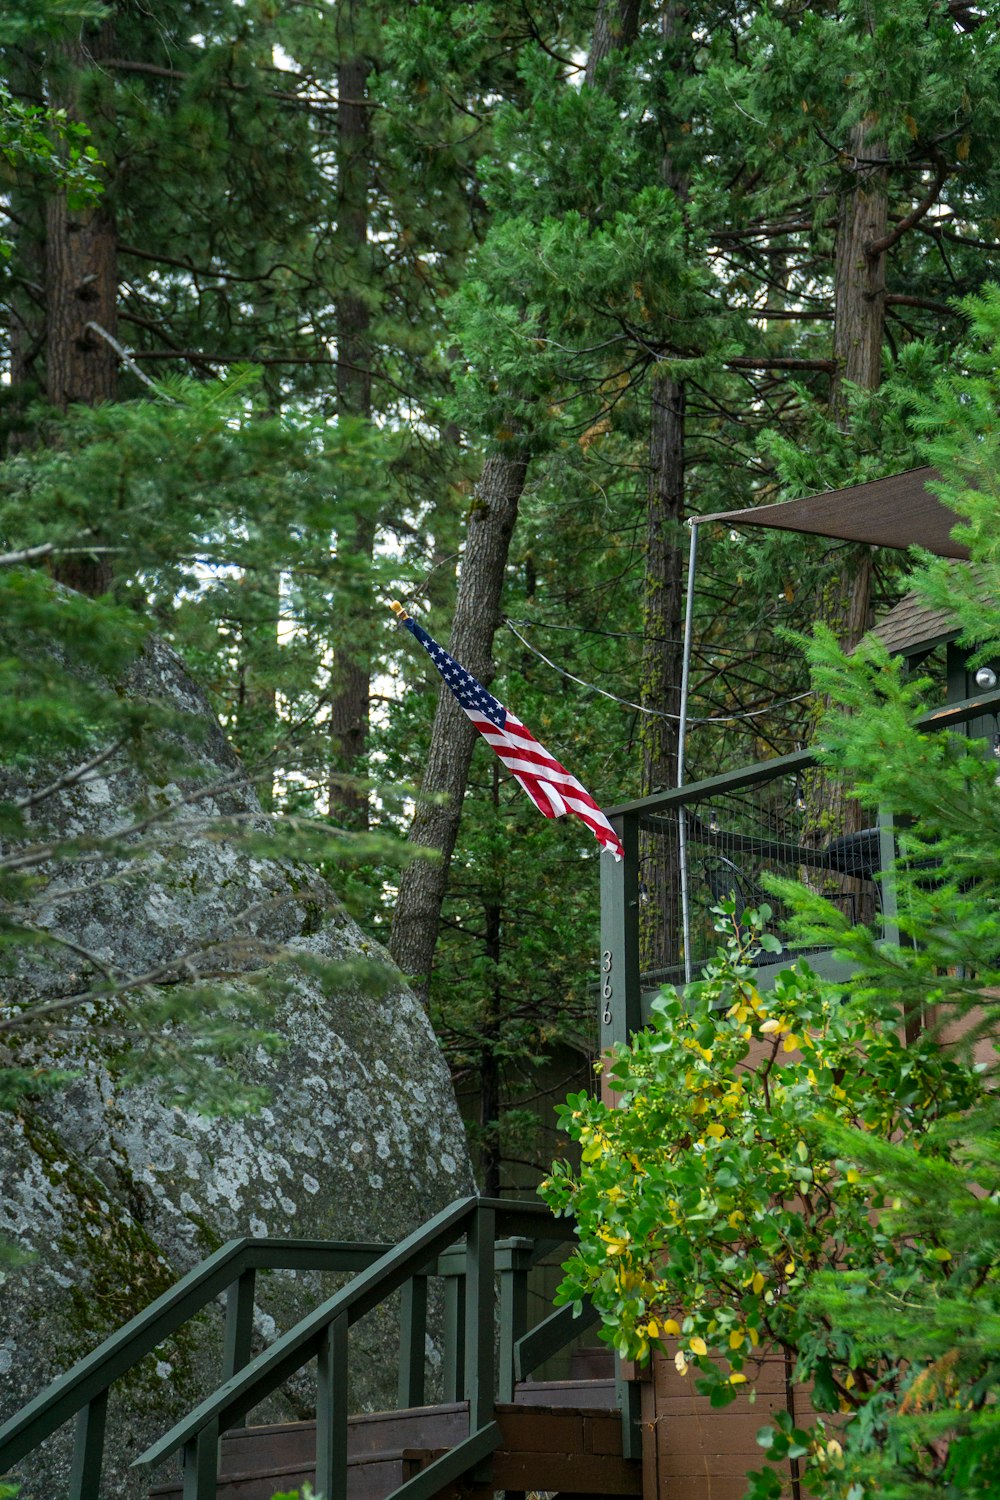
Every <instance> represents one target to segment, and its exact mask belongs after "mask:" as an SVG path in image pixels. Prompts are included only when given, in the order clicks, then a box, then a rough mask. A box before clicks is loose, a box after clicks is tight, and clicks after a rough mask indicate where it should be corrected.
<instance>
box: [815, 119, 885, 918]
mask: <svg viewBox="0 0 1000 1500" xmlns="http://www.w3.org/2000/svg"><path fill="white" fill-rule="evenodd" d="M850 153H851V159H852V166H851V168H850V171H851V174H852V181H851V185H850V187H849V188H848V189H847V190H846V191H845V192H844V193H843V194H842V196H841V199H840V203H839V207H838V219H837V240H836V247H835V252H834V325H833V353H834V362H835V374H834V379H833V383H832V387H831V392H830V411H831V414H832V416H833V418H834V420H835V422H836V424H837V426H838V427H839V428H840V430H841V431H842V432H848V431H849V430H850V425H851V412H850V399H849V398H850V393H849V390H848V386H849V385H854V386H859V387H861V389H863V390H868V391H873V390H876V389H877V388H878V385H879V382H880V379H881V373H882V343H883V336H884V328H885V279H886V278H885V259H886V257H885V250H884V248H881V247H880V245H879V241H881V240H883V239H884V238H885V235H886V229H887V225H888V209H889V205H888V193H887V184H886V173H885V171H884V169H883V168H881V167H870V166H867V165H866V159H868V160H876V161H877V160H879V159H882V160H884V159H885V156H886V149H885V145H884V143H883V142H880V141H877V140H873V139H872V138H871V135H870V130H869V127H868V126H866V125H865V123H864V122H861V123H859V124H858V125H856V126H855V127H854V129H853V131H852V133H851V141H850ZM871 587H872V553H871V548H869V547H865V548H860V549H857V550H856V551H853V552H852V554H850V556H849V561H848V562H847V565H846V566H845V568H844V570H843V572H842V573H841V574H840V575H839V577H837V578H835V579H834V580H832V582H831V583H830V585H829V586H828V588H827V590H826V592H825V594H824V597H823V598H822V599H821V600H820V601H819V608H818V611H817V613H818V615H819V617H820V618H821V619H822V620H823V621H824V622H825V623H826V624H827V625H828V626H829V627H830V629H831V630H833V631H834V632H835V634H836V636H837V638H838V640H839V642H840V645H841V647H842V648H843V649H844V650H845V651H850V650H852V649H853V648H854V647H855V646H856V645H857V644H858V642H859V641H860V640H861V637H862V636H863V635H864V634H865V632H866V631H867V630H868V628H869V626H870V625H871ZM827 706H829V705H827ZM809 781H811V782H812V785H811V786H810V785H809V784H808V783H809ZM807 799H808V825H807V828H806V830H805V833H804V838H806V839H807V840H808V841H809V842H811V843H814V844H816V845H823V844H825V843H826V842H827V841H828V840H829V839H830V838H831V837H833V836H836V835H839V834H842V833H853V832H856V831H857V830H858V829H860V828H861V827H863V826H864V824H865V823H866V822H867V820H868V814H867V812H866V810H865V809H863V808H862V807H861V806H860V804H859V803H858V802H856V801H855V800H854V799H853V798H851V797H849V796H848V795H847V794H846V791H845V788H844V786H843V785H842V784H841V783H840V782H838V781H835V780H833V779H832V778H827V777H820V776H816V777H815V778H808V779H807ZM833 884H834V885H835V886H836V889H835V890H833V891H831V892H830V894H832V895H833V896H835V897H836V898H837V899H839V900H840V901H842V902H843V903H845V906H846V907H847V909H848V910H849V912H850V914H852V916H853V918H854V920H856V921H864V922H867V921H870V920H871V919H872V917H873V916H874V908H873V902H872V899H871V896H870V894H869V893H868V892H867V891H866V889H865V887H864V885H863V884H862V882H860V881H858V880H854V879H850V878H847V877H842V878H840V879H839V880H835V881H834V882H833Z"/></svg>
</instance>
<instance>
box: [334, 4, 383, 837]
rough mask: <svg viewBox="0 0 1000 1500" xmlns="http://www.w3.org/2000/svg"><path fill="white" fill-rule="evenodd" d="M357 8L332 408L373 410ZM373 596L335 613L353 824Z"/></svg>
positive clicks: (363, 815)
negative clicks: (363, 290)
mask: <svg viewBox="0 0 1000 1500" xmlns="http://www.w3.org/2000/svg"><path fill="white" fill-rule="evenodd" d="M360 9H361V7H360V5H358V4H357V3H355V0H351V3H350V4H349V5H348V6H346V7H345V8H344V10H345V14H344V16H343V19H342V25H341V48H342V49H343V54H342V61H341V62H340V65H339V67H338V70H337V94H338V110H337V239H338V242H339V244H340V247H341V257H342V274H343V276H344V279H345V280H344V288H343V290H342V291H341V292H340V295H339V296H338V298H337V307H336V329H337V371H336V390H337V412H338V414H342V415H345V416H352V417H365V418H368V417H370V416H371V414H372V380H371V326H370V325H371V315H370V312H369V309H368V305H367V303H366V302H365V300H364V298H363V297H362V296H359V295H358V294H357V292H356V291H355V290H354V289H355V288H357V287H359V286H362V285H364V283H365V280H366V278H367V274H368V269H369V268H368V187H369V181H370V178H371V149H372V146H371V125H370V114H371V111H370V110H369V109H368V108H367V106H366V91H367V87H368V73H369V61H368V59H367V58H366V57H365V56H364V55H363V54H362V53H361V52H360V50H356V49H358V48H359V42H358V19H359V12H360ZM374 543H375V526H374V522H373V521H372V519H371V517H370V516H363V515H358V516H356V517H355V520H354V526H353V528H352V532H351V534H350V535H349V536H343V537H341V538H340V545H341V546H342V547H344V548H345V550H349V551H350V552H352V553H353V554H354V555H355V556H363V557H367V558H370V557H371V555H372V550H373V547H374ZM370 616H371V610H370V601H369V600H367V599H366V600H364V601H363V603H359V604H357V605H354V606H353V607H352V601H348V600H345V601H344V602H343V604H342V606H341V607H340V609H339V610H338V633H337V636H336V638H335V641H334V662H333V682H332V689H331V696H330V749H331V761H330V780H329V788H328V794H329V810H330V813H331V815H333V816H337V817H339V818H340V819H342V820H343V821H344V822H346V823H347V824H348V825H349V826H351V827H354V828H363V827H365V826H367V822H368V794H367V791H366V790H364V788H363V787H361V786H359V784H358V783H357V781H356V780H355V779H354V778H355V776H356V773H357V770H358V767H359V764H360V761H361V758H362V756H363V755H364V752H365V746H366V744H367V740H368V716H369V696H370V691H371V663H372V640H371V628H370V623H369V622H370Z"/></svg>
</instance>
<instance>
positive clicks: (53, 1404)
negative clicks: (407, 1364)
mask: <svg viewBox="0 0 1000 1500" xmlns="http://www.w3.org/2000/svg"><path fill="white" fill-rule="evenodd" d="M388 1248H389V1247H388V1246H386V1245H379V1244H355V1243H351V1242H347V1241H344V1242H341V1241H331V1240H278V1239H241V1240H230V1241H229V1243H228V1244H226V1245H223V1246H222V1248H221V1249H220V1250H217V1251H216V1252H215V1254H214V1255H211V1256H209V1258H208V1259H207V1260H205V1261H202V1263H201V1265H199V1266H196V1267H195V1268H194V1270H193V1271H189V1272H188V1274H187V1276H185V1277H184V1278H183V1279H182V1280H181V1281H178V1282H177V1284H176V1285H175V1286H172V1287H171V1288H170V1289H169V1291H166V1292H164V1294H163V1296H162V1297H158V1298H157V1300H156V1301H155V1302H153V1303H151V1304H150V1306H149V1307H147V1308H145V1309H144V1310H143V1311H142V1312H141V1313H139V1314H138V1315H137V1316H136V1317H134V1318H133V1319H132V1320H131V1322H129V1323H126V1324H125V1326H124V1327H123V1328H120V1329H119V1330H118V1332H117V1333H114V1334H112V1336H111V1337H110V1338H109V1339H107V1340H105V1342H104V1343H103V1344H101V1345H100V1346H99V1347H98V1348H97V1349H95V1350H94V1351H93V1353H92V1354H88V1355H87V1357H86V1358H85V1359H82V1360H80V1362H79V1363H78V1364H76V1365H74V1366H73V1368H72V1369H71V1370H69V1371H67V1373H66V1374H65V1375H61V1376H60V1377H59V1379H58V1380H54V1381H53V1382H52V1384H51V1385H49V1386H47V1387H46V1389H45V1390H43V1391H42V1392H40V1394H39V1395H37V1396H36V1397H35V1398H34V1400H33V1401H31V1402H29V1403H28V1405H27V1406H25V1407H23V1408H22V1410H21V1411H19V1412H18V1413H17V1414H16V1416H13V1417H11V1419H10V1420H9V1421H8V1422H5V1423H4V1425H3V1426H2V1427H0V1474H6V1473H7V1472H8V1471H9V1470H10V1469H12V1468H13V1467H14V1465H15V1464H17V1463H19V1462H20V1460H21V1459H22V1458H24V1457H25V1456H26V1455H27V1454H29V1453H31V1452H33V1451H34V1449H35V1448H37V1447H38V1446H39V1444H40V1443H43V1442H44V1441H45V1439H46V1438H48V1437H51V1435H52V1434H53V1433H54V1432H57V1431H58V1430H59V1428H60V1427H62V1426H63V1425H64V1424H65V1423H66V1422H70V1421H73V1420H74V1418H75V1420H76V1442H75V1446H74V1453H73V1463H72V1469H71V1477H70V1488H69V1500H97V1496H98V1493H99V1490H100V1483H101V1469H102V1463H103V1457H104V1426H105V1417H106V1413H107V1404H108V1393H109V1391H110V1389H111V1387H112V1386H113V1385H114V1384H115V1382H116V1381H118V1380H120V1379H121V1378H122V1376H123V1375H127V1374H128V1372H129V1371H130V1370H132V1369H134V1367H135V1366H136V1365H137V1364H139V1362H140V1361H141V1360H143V1359H145V1358H146V1356H147V1355H148V1354H151V1353H152V1352H153V1350H154V1349H156V1348H157V1347H158V1346H159V1345H160V1344H162V1343H163V1341H164V1340H165V1339H168V1338H169V1337H170V1336H171V1335H172V1334H174V1333H176V1332H177V1331H178V1330H179V1329H180V1328H182V1327H183V1326H184V1324H185V1323H187V1322H189V1321H190V1320H191V1319H192V1318H193V1317H195V1316H196V1314H198V1313H199V1312H201V1311H202V1309H203V1308H205V1307H207V1306H208V1305H209V1304H210V1303H211V1302H214V1301H215V1300H216V1298H218V1297H219V1296H222V1295H224V1296H225V1299H226V1321H225V1332H224V1335H223V1352H222V1376H223V1379H224V1380H225V1379H229V1378H230V1377H231V1376H232V1375H234V1374H235V1373H236V1371H237V1370H240V1369H242V1367H243V1366H244V1365H245V1364H246V1363H247V1361H248V1360H249V1358H250V1339H251V1333H252V1327H253V1309H254V1294H255V1282H256V1276H257V1272H258V1271H264V1270H267V1271H325V1272H330V1273H338V1272H339V1273H341V1274H353V1273H355V1272H358V1271H363V1270H366V1269H367V1268H368V1267H369V1266H370V1265H372V1264H373V1262H375V1261H377V1260H378V1259H379V1257H380V1256H382V1255H384V1254H385V1252H386V1250H387V1249H388Z"/></svg>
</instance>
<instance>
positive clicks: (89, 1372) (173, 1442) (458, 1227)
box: [0, 1198, 637, 1500]
mask: <svg viewBox="0 0 1000 1500" xmlns="http://www.w3.org/2000/svg"><path fill="white" fill-rule="evenodd" d="M567 1237H568V1236H567V1230H566V1229H565V1228H562V1227H561V1226H559V1225H557V1224H556V1223H554V1221H553V1220H552V1218H551V1215H550V1214H549V1213H548V1211H547V1210H546V1209H545V1208H544V1207H543V1206H542V1205H541V1204H537V1203H514V1202H509V1201H499V1200H491V1199H482V1198H467V1199H462V1200H460V1201H459V1202H457V1203H454V1204H452V1205H451V1206H450V1207H449V1208H447V1209H445V1210H443V1211H442V1212H441V1213H439V1214H438V1215H436V1217H435V1218H433V1219H431V1220H430V1221H429V1222H428V1223H427V1224H425V1225H423V1226H422V1227H421V1228H420V1229H418V1230H417V1231H415V1233H413V1234H411V1235H410V1236H409V1237H408V1238H407V1239H405V1240H403V1241H402V1242H401V1243H400V1244H399V1245H396V1246H387V1245H376V1244H353V1243H341V1242H329V1241H317V1240H312V1241H311V1240H275V1239H267V1240H251V1239H245V1240H234V1241H231V1242H230V1243H229V1244H227V1245H225V1246H223V1247H222V1249H221V1250H219V1251H217V1252H216V1254H215V1255H213V1256H211V1257H209V1259H208V1260H206V1261H204V1262H203V1263H202V1264H201V1265H200V1266H198V1267H196V1268H195V1269H194V1270H193V1271H191V1272H190V1273H189V1274H188V1275H187V1276H185V1277H184V1278H183V1280H182V1281H180V1282H178V1283H177V1285H176V1286H174V1287H172V1288H171V1289H170V1290H169V1291H168V1292H166V1293H164V1295H163V1296H162V1297H160V1298H159V1299H158V1300H157V1301H156V1302H154V1303H153V1304H152V1305H151V1306H150V1307H148V1308H146V1309H145V1311H143V1312H142V1313H140V1314H139V1315H138V1316H137V1317H135V1318H133V1319H132V1321H131V1322H130V1323H128V1324H127V1325H126V1326H125V1327H124V1328H122V1329H120V1330H119V1331H118V1332H117V1333H116V1334H114V1335H112V1337H111V1338H110V1339H108V1340H106V1341H105V1343H103V1344H102V1345H101V1346H100V1347H99V1348H98V1349H95V1350H94V1352H93V1353H92V1354H90V1355H88V1356H87V1358H86V1359H84V1360H81V1361H80V1362H79V1364H77V1365H75V1366H74V1367H73V1368H72V1369H71V1370H70V1371H68V1373H67V1374H65V1375H63V1376H61V1377H60V1378H59V1379H58V1380H56V1381H54V1382H53V1383H52V1384H51V1385H50V1386H49V1387H48V1388H47V1389H46V1390H44V1391H42V1392H41V1394H40V1395H38V1396H37V1397H36V1398H35V1399H34V1400H33V1401H32V1402H30V1403H29V1405H28V1406H26V1407H25V1408H24V1409H23V1410H22V1411H21V1412H19V1413H18V1414H17V1415H16V1416H15V1417H13V1418H11V1420H10V1421H8V1422H7V1423H6V1424H5V1425H4V1426H3V1427H2V1428H0V1474H3V1473H6V1472H7V1471H9V1470H10V1469H11V1468H13V1466H14V1465H15V1464H17V1463H18V1462H19V1461H20V1460H21V1459H23V1458H24V1457H25V1456H26V1455H27V1454H29V1453H30V1452H32V1451H33V1450H34V1449H35V1448H36V1447H37V1446H38V1445H39V1444H40V1443H42V1442H44V1441H45V1439H46V1438H48V1437H49V1436H51V1434H52V1433H54V1432H56V1431H57V1430H58V1429H59V1428H60V1427H62V1426H63V1424H64V1423H66V1422H69V1421H72V1420H73V1419H74V1418H75V1419H76V1424H77V1426H76V1446H75V1454H74V1460H73V1466H72V1477H71V1482H70V1490H69V1500H99V1495H100V1489H101V1470H102V1458H103V1447H104V1426H105V1416H106V1411H107V1402H108V1394H109V1391H110V1389H111V1388H112V1386H113V1385H114V1384H115V1382H116V1381H117V1380H119V1379H121V1378H122V1376H124V1375H126V1374H127V1373H128V1372H129V1371H130V1370H132V1369H133V1368H134V1367H135V1366H136V1365H137V1364H138V1363H139V1362H140V1361H141V1360H142V1359H144V1358H146V1356H148V1355H149V1354H151V1353H152V1352H153V1351H154V1350H155V1349H156V1348H157V1347H158V1346H159V1345H160V1344H162V1343H163V1341H164V1340H165V1339H167V1338H169V1337H170V1336H171V1335H172V1334H174V1333H176V1332H177V1331H178V1330H179V1329H180V1328H182V1327H183V1325H184V1324H185V1323H187V1322H188V1321H189V1320H190V1319H191V1318H193V1317H194V1316H195V1315H196V1314H197V1313H199V1312H200V1311H201V1310H202V1309H203V1308H204V1307H206V1306H207V1305H208V1304H209V1303H211V1302H213V1301H214V1300H215V1299H216V1298H218V1297H219V1296H221V1295H224V1296H225V1298H226V1320H225V1331H224V1338H223V1354H222V1383H221V1384H220V1386H219V1388H218V1389H217V1390H216V1391H214V1392H213V1393H212V1394H211V1395H210V1396H208V1397H207V1398H206V1399H205V1400H204V1401H202V1402H201V1404H200V1405H199V1406H198V1407H196V1408H195V1410H194V1411H193V1412H191V1414H190V1415H189V1416H188V1417H186V1418H185V1419H184V1420H183V1421H181V1422H179V1423H178V1424H177V1425H176V1426H175V1427H174V1428H173V1429H171V1431H170V1432H168V1433H167V1434H166V1435H165V1436H164V1437H163V1438H161V1439H160V1440H159V1441H158V1442H157V1443H154V1444H153V1445H152V1447H150V1448H149V1449H147V1451H146V1452H145V1453H143V1454H142V1455H141V1456H140V1458H138V1459H137V1460H136V1463H137V1464H138V1465H147V1464H149V1465H151V1464H156V1463H159V1462H160V1461H161V1460H162V1459H165V1458H166V1457H167V1456H168V1455H170V1454H172V1453H177V1452H179V1453H180V1454H181V1456H182V1463H183V1472H184V1497H185V1500H215V1494H216V1485H217V1463H218V1449H219V1442H218V1439H219V1435H220V1433H221V1432H223V1431H225V1430H227V1429H232V1428H234V1427H239V1426H241V1425H243V1422H244V1420H245V1418H246V1415H247V1413H248V1412H250V1411H251V1410H252V1409H253V1408H254V1407H255V1406H257V1405H258V1404H259V1403H260V1402H261V1401H263V1400H264V1399H265V1398H266V1397H267V1396H268V1395H270V1394H271V1392H273V1391H274V1390H276V1389H277V1388H278V1387H279V1386H280V1385H281V1384H282V1383H283V1382H284V1381H285V1380H286V1379H287V1378H288V1377H289V1376H290V1375H292V1374H294V1373H295V1371H297V1370H299V1369H301V1368H302V1367H303V1366H304V1365H306V1364H308V1363H309V1362H310V1361H311V1360H314V1359H315V1360H316V1361H317V1375H318V1379H317V1397H316V1424H317V1466H316V1491H317V1494H319V1495H323V1496H326V1497H327V1500H340V1497H344V1496H345V1495H346V1479H347V1417H348V1407H347V1399H346V1398H347V1360H348V1338H347V1335H348V1330H349V1328H350V1327H351V1325H352V1324H353V1323H355V1322H356V1321H357V1320H358V1318H361V1317H363V1316H364V1314H365V1313H367V1312H369V1311H371V1309H372V1308H373V1307H375V1306H377V1305H378V1304H379V1303H381V1302H384V1301H385V1300H386V1298H388V1297H390V1296H391V1295H393V1294H394V1293H395V1292H399V1293H400V1294H401V1295H400V1355H399V1382H398V1399H399V1405H400V1406H401V1407H414V1406H421V1405H423V1404H424V1400H425V1349H426V1334H427V1304H428V1296H427V1289H428V1280H429V1278H430V1277H432V1276H437V1277H440V1278H441V1279H442V1281H443V1290H444V1297H443V1302H444V1330H443V1333H444V1340H443V1342H444V1361H443V1365H444V1369H443V1397H444V1399H445V1400H446V1401H461V1400H467V1401H468V1403H469V1437H468V1438H467V1439H466V1440H465V1441H464V1442H463V1443H460V1444H458V1445H457V1447H456V1448H454V1449H452V1450H451V1451H450V1452H449V1453H447V1454H445V1455H444V1456H443V1457H442V1458H440V1459H438V1460H437V1461H436V1462H435V1463H434V1464H432V1465H430V1466H429V1467H428V1468H427V1469H425V1470H423V1471H422V1472H421V1473H420V1474H418V1475H416V1476H415V1477H414V1478H413V1479H411V1480H410V1481H409V1482H408V1483H407V1484H406V1485H404V1486H403V1488H402V1489H401V1490H400V1491H397V1496H398V1500H428V1497H429V1496H430V1495H432V1494H433V1493H434V1491H435V1490H436V1489H439V1488H441V1487H442V1486H443V1485H445V1484H448V1483H451V1482H453V1481H454V1480H456V1479H458V1478H460V1477H461V1476H462V1475H464V1474H466V1473H468V1472H469V1471H470V1470H472V1469H474V1468H475V1467H476V1466H477V1465H479V1464H480V1463H481V1462H482V1461H483V1460H484V1459H486V1458H488V1456H489V1454H490V1453H491V1452H492V1451H493V1449H494V1448H495V1447H496V1446H497V1445H498V1442H499V1429H498V1427H497V1425H496V1423H495V1422H494V1420H493V1411H494V1406H495V1403H496V1401H497V1400H500V1401H511V1400H513V1395H514V1386H515V1382H516V1381H517V1380H524V1379H527V1378H528V1377H529V1376H530V1375H531V1374H532V1373H533V1372H534V1371H535V1370H537V1369H538V1367H539V1366H540V1365H541V1364H543V1363H544V1362H545V1361H546V1360H547V1359H549V1358H550V1357H551V1356H552V1355H553V1354H555V1353H558V1352H559V1351H560V1350H561V1349H562V1348H564V1347H565V1346H566V1345H567V1344H568V1343H569V1342H571V1341H572V1339H573V1338H575V1337H576V1336H577V1335H579V1334H580V1333H583V1332H585V1331H586V1330H587V1329H589V1328H590V1327H592V1326H593V1324H594V1323H595V1322H596V1321H597V1315H596V1314H595V1313H594V1312H593V1311H591V1310H589V1309H584V1312H583V1314H582V1316H580V1317H577V1318H574V1317H573V1316H572V1310H571V1309H569V1308H561V1309H559V1310H558V1311H557V1312H555V1313H553V1314H552V1315H551V1316H549V1317H548V1318H546V1319H545V1320H544V1321H543V1322H542V1323H540V1324H539V1325H538V1326H537V1327H535V1328H534V1329H531V1330H529V1329H528V1326H527V1325H528V1276H529V1272H530V1270H531V1268H532V1266H534V1265H535V1264H536V1263H537V1262H538V1261H539V1260H540V1259H541V1258H542V1257H543V1256H544V1255H546V1254H548V1253H549V1252H551V1251H552V1250H554V1249H556V1248H557V1247H559V1246H560V1245H562V1244H564V1243H565V1242H566V1240H567ZM265 1269H266V1270H296V1271H305V1270H310V1271H325V1272H340V1273H350V1274H351V1275H352V1277H353V1279H352V1280H351V1281H350V1282H349V1283H348V1285H347V1286H345V1287H344V1288H343V1289H342V1290H341V1291H339V1292H337V1293H336V1294H335V1295H334V1296H332V1297H330V1298H328V1299H327V1300H326V1301H325V1302H323V1303H322V1304H321V1305H320V1306H319V1307H317V1308H316V1309H315V1310H314V1311H313V1312H311V1313H309V1314H308V1315H307V1316H306V1317H305V1318H303V1319H302V1320H301V1321H300V1322H299V1323H298V1324H297V1325H296V1326H295V1327H294V1328H292V1329H291V1330H290V1331H289V1332H288V1333H286V1334H285V1335H284V1336H283V1337H281V1338H279V1339H277V1340H276V1341H275V1342H274V1343H273V1344H272V1345H271V1346H270V1347H269V1348H268V1349H266V1350H264V1352H263V1353H261V1354H259V1355H258V1356H257V1357H256V1358H254V1359H251V1357H250V1350H251V1333H252V1326H253V1310H254V1300H255V1278H256V1273H257V1272H258V1271H259V1270H265ZM497 1282H499V1298H500V1300H499V1316H498V1315H497V1314H498V1309H497V1307H496V1296H495V1288H496V1283H497ZM498 1329H499V1348H496V1347H495V1343H496V1339H497V1330H498ZM631 1396H632V1392H631V1389H630V1388H627V1389H626V1388H623V1392H622V1410H623V1414H624V1416H625V1417H626V1418H627V1419H628V1424H629V1425H628V1432H627V1436H626V1446H627V1449H628V1451H629V1452H631V1453H634V1452H635V1451H636V1443H637V1436H636V1433H635V1431H634V1416H635V1413H634V1411H633V1403H632V1400H631Z"/></svg>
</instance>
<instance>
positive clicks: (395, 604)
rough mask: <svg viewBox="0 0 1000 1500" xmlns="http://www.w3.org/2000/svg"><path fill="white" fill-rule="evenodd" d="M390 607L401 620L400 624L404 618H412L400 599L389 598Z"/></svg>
mask: <svg viewBox="0 0 1000 1500" xmlns="http://www.w3.org/2000/svg"><path fill="white" fill-rule="evenodd" d="M389 608H390V609H391V610H392V612H393V614H394V615H395V616H396V619H397V620H399V622H400V624H402V622H403V621H404V620H408V619H409V618H410V617H409V615H408V614H407V613H406V610H405V609H404V608H403V606H402V605H401V604H400V602H399V600H398V599H390V600H389Z"/></svg>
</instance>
